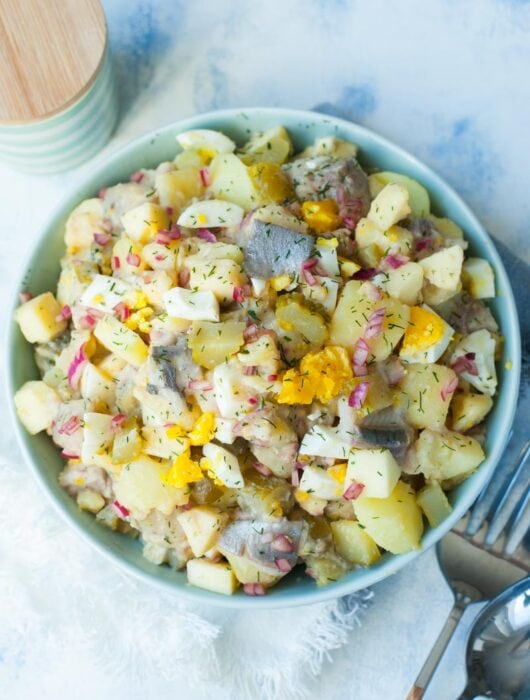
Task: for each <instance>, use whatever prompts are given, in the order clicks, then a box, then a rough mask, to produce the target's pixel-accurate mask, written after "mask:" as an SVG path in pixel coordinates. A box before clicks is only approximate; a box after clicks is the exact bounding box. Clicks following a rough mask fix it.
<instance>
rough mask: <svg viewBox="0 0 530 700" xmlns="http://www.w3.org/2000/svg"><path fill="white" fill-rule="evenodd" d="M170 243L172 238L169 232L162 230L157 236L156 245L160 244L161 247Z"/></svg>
mask: <svg viewBox="0 0 530 700" xmlns="http://www.w3.org/2000/svg"><path fill="white" fill-rule="evenodd" d="M170 242H171V236H170V235H169V231H166V230H165V229H162V230H160V231H159V232H158V233H157V234H156V237H155V243H159V244H160V245H167V244H168V243H170Z"/></svg>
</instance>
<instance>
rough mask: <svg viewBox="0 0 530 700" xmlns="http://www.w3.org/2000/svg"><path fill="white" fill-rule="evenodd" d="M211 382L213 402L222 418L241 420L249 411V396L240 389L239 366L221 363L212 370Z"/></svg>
mask: <svg viewBox="0 0 530 700" xmlns="http://www.w3.org/2000/svg"><path fill="white" fill-rule="evenodd" d="M212 382H213V386H214V392H215V400H216V402H217V407H218V409H219V413H220V414H221V416H222V417H223V418H236V419H238V420H240V419H241V416H243V415H244V414H245V413H246V412H247V411H248V409H249V403H248V399H249V396H251V394H250V393H249V392H248V391H245V390H244V389H243V388H242V387H241V365H240V364H239V363H234V362H232V361H228V362H223V363H222V364H220V365H217V367H215V369H214V370H213V374H212Z"/></svg>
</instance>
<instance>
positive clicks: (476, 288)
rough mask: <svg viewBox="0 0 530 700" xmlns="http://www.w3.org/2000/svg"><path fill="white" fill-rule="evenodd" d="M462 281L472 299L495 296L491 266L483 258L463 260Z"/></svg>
mask: <svg viewBox="0 0 530 700" xmlns="http://www.w3.org/2000/svg"><path fill="white" fill-rule="evenodd" d="M462 282H463V283H464V288H465V289H466V290H467V291H468V292H469V293H470V294H471V296H472V297H473V298H474V299H493V297H494V296H495V275H494V273H493V268H492V266H491V265H490V264H489V262H488V261H487V260H484V258H467V260H465V261H464V264H463V266H462Z"/></svg>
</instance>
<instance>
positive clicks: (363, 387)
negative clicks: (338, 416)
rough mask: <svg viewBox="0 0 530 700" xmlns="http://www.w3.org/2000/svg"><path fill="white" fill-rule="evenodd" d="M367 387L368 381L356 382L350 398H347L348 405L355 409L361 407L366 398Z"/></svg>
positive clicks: (368, 386) (368, 385)
mask: <svg viewBox="0 0 530 700" xmlns="http://www.w3.org/2000/svg"><path fill="white" fill-rule="evenodd" d="M369 388H370V384H369V383H368V382H361V383H360V384H358V385H357V386H356V387H355V389H354V390H353V391H352V393H351V394H350V398H349V399H348V406H350V407H351V408H357V409H358V408H361V407H362V405H363V403H364V401H365V399H366V396H367V395H368V389H369Z"/></svg>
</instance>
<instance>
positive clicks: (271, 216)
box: [253, 204, 308, 233]
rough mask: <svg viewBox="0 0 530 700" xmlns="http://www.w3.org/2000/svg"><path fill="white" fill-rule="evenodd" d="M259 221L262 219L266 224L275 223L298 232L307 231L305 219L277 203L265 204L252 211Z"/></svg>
mask: <svg viewBox="0 0 530 700" xmlns="http://www.w3.org/2000/svg"><path fill="white" fill-rule="evenodd" d="M253 216H254V217H255V218H256V219H258V220H259V221H264V222H265V223H267V224H276V225H277V226H283V227H284V228H288V229H290V230H291V231H297V232H298V233H307V232H308V227H307V224H306V223H305V221H302V219H300V218H298V217H296V216H295V215H294V214H292V213H291V212H290V211H289V210H288V209H286V208H285V207H282V206H280V205H279V204H266V205H265V206H262V207H260V208H259V209H257V210H256V211H255V212H254V215H253Z"/></svg>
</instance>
